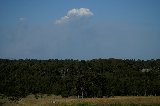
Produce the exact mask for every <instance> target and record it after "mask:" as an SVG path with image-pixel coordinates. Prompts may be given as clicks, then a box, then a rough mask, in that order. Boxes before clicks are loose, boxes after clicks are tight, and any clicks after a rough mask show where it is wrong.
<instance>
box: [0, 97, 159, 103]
mask: <svg viewBox="0 0 160 106" xmlns="http://www.w3.org/2000/svg"><path fill="white" fill-rule="evenodd" d="M0 102H1V103H3V105H2V106H160V96H157V97H155V96H149V97H146V96H116V97H113V98H85V99H77V98H75V97H74V98H62V97H61V96H52V95H51V96H46V95H44V96H43V97H42V98H41V97H40V98H38V99H36V98H35V97H34V96H33V95H30V96H28V97H26V98H23V99H21V100H19V101H17V102H10V101H8V100H7V99H3V100H2V99H1V101H0Z"/></svg>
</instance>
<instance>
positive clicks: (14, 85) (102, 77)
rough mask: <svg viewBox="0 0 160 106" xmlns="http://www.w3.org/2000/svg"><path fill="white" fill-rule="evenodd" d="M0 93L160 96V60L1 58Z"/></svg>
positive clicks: (21, 95)
mask: <svg viewBox="0 0 160 106" xmlns="http://www.w3.org/2000/svg"><path fill="white" fill-rule="evenodd" d="M0 94H1V95H3V96H6V97H9V98H12V99H13V98H22V97H25V96H27V95H29V94H35V95H36V94H48V95H49V94H54V95H61V96H62V97H69V96H77V97H81V98H85V97H103V96H108V97H110V96H125V95H128V96H149V95H154V96H159V95H160V59H157V60H153V59H152V60H145V61H144V60H134V59H123V60H122V59H114V58H110V59H93V60H72V59H66V60H58V59H49V60H36V59H19V60H9V59H0Z"/></svg>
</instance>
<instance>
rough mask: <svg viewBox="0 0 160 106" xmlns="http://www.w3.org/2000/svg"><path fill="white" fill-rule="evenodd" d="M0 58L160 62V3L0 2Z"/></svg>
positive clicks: (110, 0)
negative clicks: (156, 60) (106, 59)
mask: <svg viewBox="0 0 160 106" xmlns="http://www.w3.org/2000/svg"><path fill="white" fill-rule="evenodd" d="M0 58H5V59H26V58H29V59H96V58H119V59H144V60H148V59H159V58H160V0H0Z"/></svg>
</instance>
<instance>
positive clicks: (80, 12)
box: [55, 8, 93, 24]
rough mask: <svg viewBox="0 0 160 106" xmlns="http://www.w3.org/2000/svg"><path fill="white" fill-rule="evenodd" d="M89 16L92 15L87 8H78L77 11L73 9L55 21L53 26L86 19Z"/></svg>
mask: <svg viewBox="0 0 160 106" xmlns="http://www.w3.org/2000/svg"><path fill="white" fill-rule="evenodd" d="M91 16H93V13H92V12H91V11H90V9H88V8H79V9H76V8H74V9H71V10H69V11H68V12H67V15H66V16H63V17H61V18H60V19H58V20H56V21H55V24H64V23H68V22H70V21H71V20H74V19H76V18H82V17H83V18H84V17H86V18H87V17H91Z"/></svg>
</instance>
